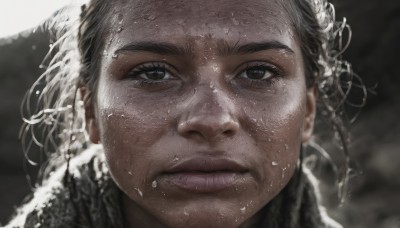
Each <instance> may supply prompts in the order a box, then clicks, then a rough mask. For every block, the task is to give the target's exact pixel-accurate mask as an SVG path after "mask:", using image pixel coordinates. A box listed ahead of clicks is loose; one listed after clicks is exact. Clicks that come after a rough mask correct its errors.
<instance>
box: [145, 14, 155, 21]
mask: <svg viewBox="0 0 400 228" xmlns="http://www.w3.org/2000/svg"><path fill="white" fill-rule="evenodd" d="M144 19H146V20H149V21H154V20H155V19H156V16H155V15H146V16H144Z"/></svg>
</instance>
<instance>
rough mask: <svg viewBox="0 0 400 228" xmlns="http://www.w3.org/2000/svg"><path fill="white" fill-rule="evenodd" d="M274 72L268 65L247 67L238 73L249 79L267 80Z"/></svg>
mask: <svg viewBox="0 0 400 228" xmlns="http://www.w3.org/2000/svg"><path fill="white" fill-rule="evenodd" d="M274 74H275V73H274V72H273V71H272V70H271V69H270V67H268V66H255V67H249V68H247V69H246V70H244V71H242V72H241V73H240V75H239V76H240V77H242V78H248V79H251V80H268V79H270V78H272V77H273V76H274Z"/></svg>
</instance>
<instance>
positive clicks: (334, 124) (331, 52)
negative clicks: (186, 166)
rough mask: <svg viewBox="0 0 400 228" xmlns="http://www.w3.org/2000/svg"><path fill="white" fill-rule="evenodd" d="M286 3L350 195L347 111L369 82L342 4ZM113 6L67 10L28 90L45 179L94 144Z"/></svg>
mask: <svg viewBox="0 0 400 228" xmlns="http://www.w3.org/2000/svg"><path fill="white" fill-rule="evenodd" d="M281 2H282V5H283V7H284V9H285V10H286V12H287V14H288V15H289V18H290V20H291V23H292V27H293V31H294V33H295V35H296V38H297V39H298V40H299V43H300V45H301V51H302V54H303V59H304V64H305V75H306V78H305V80H306V85H307V87H309V88H311V87H312V86H314V85H315V86H316V88H317V90H318V115H319V117H320V118H319V119H323V120H324V121H322V122H326V123H329V125H330V126H331V128H332V130H333V131H332V132H333V133H334V136H335V137H336V138H337V144H338V148H339V150H340V151H342V153H343V155H344V156H343V157H344V162H343V163H342V165H341V167H342V169H341V170H342V171H341V172H339V178H338V180H339V187H340V189H341V192H345V189H346V184H347V181H348V171H349V162H350V158H349V155H348V144H349V134H348V130H347V126H348V123H349V122H351V121H350V119H349V118H347V117H346V115H345V112H344V107H345V105H353V106H357V107H358V106H362V105H363V104H364V102H365V99H363V101H362V102H361V104H359V105H355V104H351V103H350V102H349V101H348V100H347V99H346V98H347V97H348V95H349V92H350V90H351V88H352V87H353V86H354V85H355V84H354V82H355V81H357V82H358V83H359V84H360V83H361V80H360V79H359V77H358V76H357V75H356V74H354V73H353V71H352V68H351V64H349V63H348V62H347V61H345V60H343V59H342V57H341V56H342V53H343V52H344V51H345V49H346V48H347V46H348V45H349V42H350V38H351V30H350V27H349V26H348V25H347V24H346V20H345V19H344V20H343V21H342V22H337V21H336V19H335V10H334V7H333V5H331V4H330V3H328V2H327V1H326V0H281ZM110 4H112V1H107V0H91V1H89V2H88V3H87V4H86V5H83V6H82V7H80V9H79V8H78V9H79V10H77V8H76V7H72V8H66V9H64V10H63V11H62V12H59V15H58V16H57V18H56V19H54V20H53V21H50V22H49V27H51V28H52V29H51V31H53V32H54V33H55V35H56V36H57V37H59V38H57V39H56V42H55V43H54V44H53V45H52V47H51V50H50V54H49V55H48V58H47V60H48V61H47V67H46V71H45V73H44V74H43V75H41V76H40V77H39V79H38V80H37V82H36V83H35V84H34V85H33V86H32V88H31V89H30V90H29V91H28V93H27V95H26V97H25V99H24V102H23V105H22V110H21V112H22V113H23V120H24V125H23V127H22V134H21V136H22V141H23V142H24V151H25V153H26V154H27V153H28V151H29V149H30V146H31V145H32V143H35V144H37V145H39V146H40V147H41V148H43V151H45V152H46V153H47V155H48V156H49V157H50V159H49V161H50V164H49V165H47V166H46V168H45V169H44V170H43V171H42V173H43V174H42V176H43V177H42V178H44V179H45V178H46V177H47V174H48V173H50V172H51V171H52V170H54V169H55V168H57V167H58V166H59V165H60V164H64V163H66V162H67V164H69V160H70V159H71V158H72V157H73V156H75V154H76V153H79V152H80V151H82V150H84V149H85V148H87V146H88V144H90V142H89V140H88V135H87V133H86V131H85V115H92V114H91V113H86V114H85V113H84V106H85V105H93V102H92V98H93V97H94V96H95V95H96V84H97V83H96V82H97V79H98V78H97V76H98V73H99V72H98V70H99V68H100V67H99V59H100V57H101V55H107V53H104V52H103V49H104V46H105V45H107V43H106V39H105V37H106V36H107V34H108V33H109V31H110V28H109V27H108V26H107V22H106V19H107V18H109V17H107V16H106V15H111V14H112V13H113V12H110V9H111V8H112V7H110ZM65 15H68V16H65ZM345 34H347V39H345ZM45 63H46V62H45ZM82 86H85V87H87V88H88V91H87V93H86V94H85V97H81V94H80V92H79V88H80V87H82ZM361 88H362V90H363V92H364V94H366V91H365V89H364V87H362V86H361ZM364 97H365V96H364ZM33 108H35V109H34V110H32V109H33ZM29 136H31V137H29ZM310 145H311V146H314V147H315V148H317V150H318V151H319V152H321V154H322V155H323V156H326V157H329V156H328V155H327V153H326V152H325V151H324V150H323V149H322V147H320V146H318V144H317V143H316V142H314V141H312V142H311V143H310ZM66 173H67V174H68V168H67V172H66ZM67 176H68V175H67ZM305 189H306V190H305V191H306V192H307V191H311V192H312V193H313V194H315V192H314V189H313V187H312V185H306V187H305ZM342 196H343V194H342ZM298 197H301V196H300V195H299V196H298ZM314 198H315V197H314ZM314 198H312V197H311V198H310V202H311V204H313V203H314V204H318V203H317V201H316V199H314ZM310 202H308V203H310Z"/></svg>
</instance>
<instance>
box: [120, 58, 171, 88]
mask: <svg viewBox="0 0 400 228" xmlns="http://www.w3.org/2000/svg"><path fill="white" fill-rule="evenodd" d="M152 71H153V72H154V71H161V72H164V74H169V75H172V74H171V73H170V72H169V71H168V70H167V67H166V64H165V63H160V62H151V63H145V64H142V65H140V66H138V67H136V68H135V69H133V70H131V71H130V72H128V74H127V77H126V78H129V79H133V80H136V81H138V83H139V86H141V87H146V86H152V85H161V84H163V83H166V81H168V80H149V79H146V78H143V77H141V76H140V75H141V74H146V73H149V72H152Z"/></svg>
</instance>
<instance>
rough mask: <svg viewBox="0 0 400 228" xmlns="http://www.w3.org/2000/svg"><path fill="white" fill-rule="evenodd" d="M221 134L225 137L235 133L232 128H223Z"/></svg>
mask: <svg viewBox="0 0 400 228" xmlns="http://www.w3.org/2000/svg"><path fill="white" fill-rule="evenodd" d="M222 134H224V135H225V136H227V137H231V136H233V135H234V134H235V132H234V131H233V130H225V131H224V132H222Z"/></svg>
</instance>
